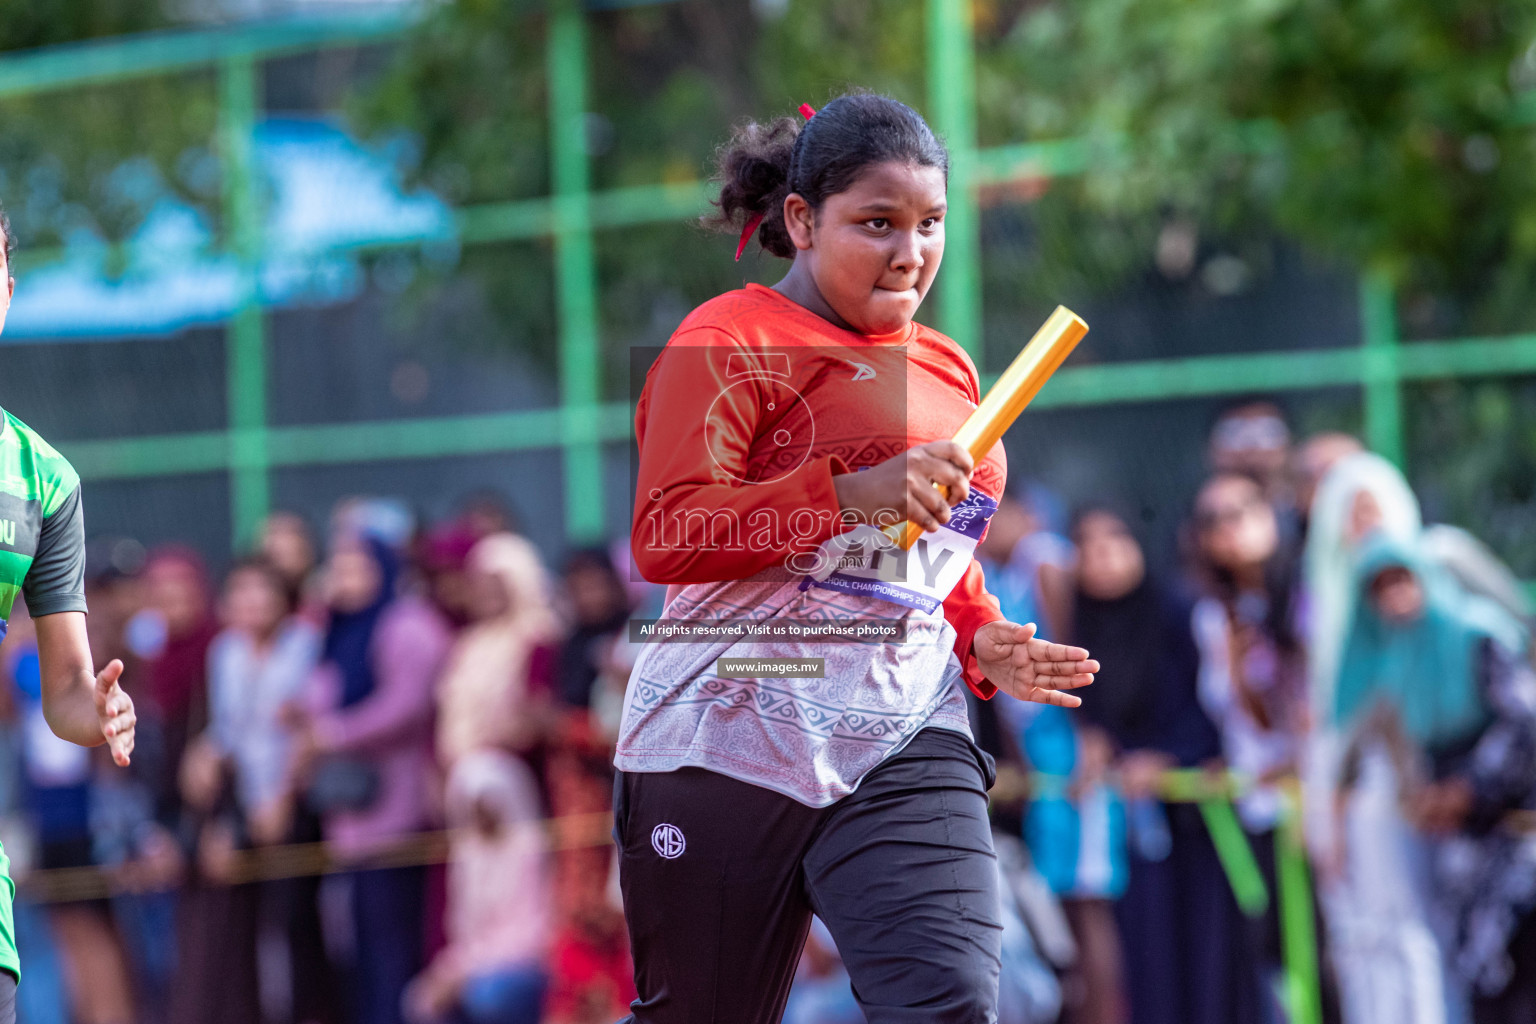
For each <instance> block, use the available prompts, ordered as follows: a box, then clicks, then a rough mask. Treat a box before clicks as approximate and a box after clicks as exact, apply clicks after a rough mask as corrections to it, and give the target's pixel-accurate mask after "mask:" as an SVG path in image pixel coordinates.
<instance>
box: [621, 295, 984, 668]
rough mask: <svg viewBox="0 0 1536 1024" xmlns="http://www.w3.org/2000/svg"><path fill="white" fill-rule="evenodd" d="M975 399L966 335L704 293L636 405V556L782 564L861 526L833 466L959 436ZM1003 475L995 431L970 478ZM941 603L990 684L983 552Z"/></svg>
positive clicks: (759, 568)
mask: <svg viewBox="0 0 1536 1024" xmlns="http://www.w3.org/2000/svg"><path fill="white" fill-rule="evenodd" d="M979 400H980V394H979V385H978V382H977V376H976V368H975V366H974V365H973V364H972V362H971V360H970V357H969V356H967V355H966V353H965V351H964V349H962V348H960V346H959V345H957V344H956V343H955V342H954V341H952V340H950V339H949V338H947V337H945V336H944V335H942V334H939V333H938V332H937V331H934V330H931V329H929V328H927V327H924V326H922V325H919V324H916V323H913V324H910V325H909V326H908V328H907V329H905V330H903V331H901V332H899V333H898V334H894V335H886V336H878V337H873V336H868V335H860V334H856V333H853V332H850V331H845V330H843V329H841V328H838V327H836V326H834V325H833V324H831V323H830V322H828V321H826V320H824V319H823V318H821V317H819V316H817V315H815V314H814V313H811V312H810V311H809V310H807V309H805V308H803V307H802V306H800V305H798V304H796V303H794V302H793V301H791V300H789V299H787V298H785V297H784V296H783V295H780V294H779V293H778V292H776V291H773V290H772V289H769V288H764V287H761V286H759V285H749V286H747V288H746V289H744V290H742V291H736V292H730V293H728V294H726V295H723V296H720V297H719V298H717V299H714V300H712V301H710V302H708V303H705V304H704V305H703V306H701V307H699V308H698V309H697V310H695V311H694V312H693V313H692V314H691V315H690V316H689V317H688V318H687V319H686V320H684V321H683V323H682V325H681V326H679V328H678V329H677V331H676V332H675V333H674V334H673V336H672V339H671V341H670V342H669V344H668V347H667V350H666V351H664V352H663V353H662V354H661V356H660V357H659V358H658V359H657V361H656V363H655V365H654V366H653V367H652V368H651V370H650V372H649V374H648V375H647V377H646V382H645V387H644V389H643V391H642V393H641V396H640V401H639V405H638V408H637V410H636V414H635V433H636V438H637V439H638V442H639V446H640V464H639V475H638V487H637V493H636V498H635V511H634V519H633V523H632V530H631V546H632V549H633V552H634V558H635V565H636V567H637V568H638V569H639V571H640V572H641V573H642V574H643V575H644V576H645V577H646V578H647V579H649V580H652V581H654V582H659V583H676V584H687V583H706V582H716V581H725V580H746V579H749V578H751V577H754V576H757V575H758V574H759V573H763V572H765V571H769V570H775V569H779V568H782V567H783V566H784V565H785V564H786V560H787V559H789V558H790V557H791V556H792V555H794V554H796V553H797V552H810V551H814V550H815V549H816V548H817V547H818V546H819V545H820V544H821V543H822V542H824V541H826V540H827V539H828V538H830V537H832V536H834V535H835V534H838V533H841V532H843V531H844V530H845V529H847V528H848V527H849V526H850V525H851V523H850V522H848V521H847V520H846V519H845V518H844V517H843V516H842V514H841V509H840V506H839V504H838V500H837V493H836V490H835V488H834V486H833V482H832V478H833V477H834V476H835V475H838V474H842V473H847V472H850V471H857V470H858V469H860V468H864V467H869V466H873V465H875V464H877V463H880V462H884V461H885V460H886V459H889V458H891V457H892V456H895V455H897V454H899V453H901V452H903V451H906V450H907V449H909V448H911V447H913V446H914V445H918V444H923V443H926V442H929V441H936V440H941V439H946V438H949V437H952V436H954V433H955V431H956V430H957V429H958V428H959V426H960V424H961V423H963V422H964V421H965V419H966V417H967V416H969V415H970V413H971V412H972V410H974V408H975V406H976V403H977V402H978V401H979ZM1006 476H1007V464H1006V460H1005V456H1004V452H1003V447H1002V445H1001V444H998V445H995V446H994V447H993V449H992V451H990V452H988V453H987V455H986V456H985V457H984V458H983V459H981V460H980V461H979V462H978V463H977V465H976V468H975V471H974V473H973V474H972V477H971V487H972V489H973V490H980V491H981V492H983V493H985V494H987V495H988V496H990V497H992V498H994V499H995V498H998V497H1000V496H1001V495H1002V492H1003V486H1004V483H1005V480H1006ZM943 604H944V617H945V619H946V620H947V621H948V622H949V623H950V624H951V625H952V626H953V627H954V629H955V632H956V640H955V652H956V654H957V655H958V657H959V659H960V663H961V667H962V670H963V672H964V677H965V680H966V682H967V684H968V685H969V686H970V687H971V689H972V690H974V691H975V692H976V693H977V694H978V695H979V696H981V697H984V698H987V697H991V696H992V695H993V694H994V693H995V692H996V688H995V687H994V686H992V684H991V683H989V682H988V681H987V680H986V679H985V678H984V677H983V676H982V675H981V673H980V671H979V669H978V667H977V665H976V659H975V656H974V653H973V652H972V649H971V646H972V640H973V638H974V636H975V634H976V630H977V629H979V628H980V627H981V626H982V625H984V624H986V623H988V622H992V621H996V620H998V619H1001V618H1003V615H1002V612H1001V611H1000V610H999V607H998V603H997V600H996V599H995V598H993V597H992V595H990V594H988V593H987V591H986V587H985V583H984V581H983V578H982V571H981V567H980V566H979V565H978V564H977V563H976V562H975V561H974V560H973V561H972V562H971V563H970V564H969V566H968V567H967V569H966V570H965V573H964V575H963V576H962V577H961V579H960V582H959V583H958V584H957V585H956V586H955V587H954V589H953V590H952V591H951V592H950V593H949V595H948V596H947V597H946V598H945V599H944V602H943Z"/></svg>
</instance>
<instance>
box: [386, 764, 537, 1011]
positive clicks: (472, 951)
mask: <svg viewBox="0 0 1536 1024" xmlns="http://www.w3.org/2000/svg"><path fill="white" fill-rule="evenodd" d="M447 810H448V825H449V827H450V828H453V829H455V830H456V831H455V835H454V839H453V847H452V853H451V854H450V861H449V869H448V945H447V947H446V948H445V949H443V951H442V952H440V953H439V954H438V955H437V956H436V957H435V958H434V959H433V961H432V963H431V965H430V966H429V967H428V968H427V969H426V971H424V972H423V973H422V974H421V975H420V976H419V977H417V978H416V980H415V981H414V982H412V984H411V988H410V991H409V993H408V995H407V1004H408V1006H409V1007H410V1010H411V1016H412V1017H413V1019H414V1020H416V1021H419V1022H431V1021H448V1022H453V1024H539V1021H540V1020H541V1016H542V1013H543V1003H544V991H545V987H546V985H547V976H546V968H545V958H546V957H547V954H548V951H549V942H550V934H551V928H552V910H551V906H550V902H551V892H550V884H549V883H550V878H549V865H548V849H547V840H546V838H545V833H544V829H543V825H542V822H541V821H540V819H541V817H542V808H541V806H540V803H539V796H538V789H537V783H536V781H535V779H534V776H533V773H532V772H531V771H530V770H529V769H528V766H527V765H525V764H523V762H522V761H521V760H519V759H518V758H516V757H514V756H512V755H510V754H507V753H505V752H503V751H499V750H490V749H480V750H475V751H472V752H470V753H468V754H466V755H464V756H463V757H461V758H460V759H459V760H458V762H457V763H456V764H455V765H454V768H453V772H452V774H451V775H450V776H449V778H448V792H447Z"/></svg>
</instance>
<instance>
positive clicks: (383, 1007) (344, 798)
mask: <svg viewBox="0 0 1536 1024" xmlns="http://www.w3.org/2000/svg"><path fill="white" fill-rule="evenodd" d="M399 579H400V559H399V556H398V555H397V554H396V553H395V551H394V550H393V549H392V548H390V547H389V546H388V545H386V544H385V543H384V542H382V541H380V540H377V539H374V538H372V537H367V538H362V539H359V538H358V537H355V536H346V535H343V536H341V537H339V538H337V539H336V541H335V542H334V545H333V548H332V551H331V555H330V560H329V561H328V563H327V565H326V570H325V593H326V601H327V605H328V607H329V609H330V611H329V616H328V619H327V624H326V632H325V641H324V644H323V646H322V661H321V664H320V667H319V668H318V669H317V670H316V673H315V676H314V677H313V680H312V683H311V687H310V694H309V698H310V701H311V708H312V711H313V715H312V718H310V720H309V721H308V722H305V721H303V720H302V718H301V716H297V715H295V716H293V718H294V719H295V721H294V724H296V725H298V726H299V727H300V729H301V735H302V741H301V742H302V745H303V748H304V749H303V750H302V753H301V765H303V766H308V767H309V768H310V770H309V771H307V772H305V773H303V774H304V775H305V777H307V779H308V785H307V789H306V796H307V799H308V800H309V801H310V804H311V806H312V807H314V808H315V809H316V810H317V811H319V812H320V813H321V815H322V818H323V820H324V825H325V836H326V838H327V839H328V840H330V841H331V842H332V843H333V848H334V851H335V853H336V855H337V856H339V857H340V858H341V859H342V860H343V862H349V863H353V864H356V865H357V869H356V870H354V871H352V872H351V873H350V874H349V876H348V880H349V882H350V891H351V914H352V925H353V929H352V930H353V936H352V938H353V942H354V949H353V970H354V975H355V984H354V986H353V988H354V994H355V998H356V1005H355V1007H354V1009H355V1014H354V1019H355V1020H356V1021H358V1024H398V1022H399V1021H400V1020H401V1019H402V1018H401V995H402V993H403V991H404V988H405V985H406V983H407V982H408V981H409V980H410V979H411V978H412V977H413V976H414V975H415V974H416V972H417V971H419V970H420V969H421V966H422V938H423V930H424V928H423V912H424V911H423V884H424V872H423V871H422V869H420V868H416V867H403V868H368V867H366V864H365V862H366V860H367V858H368V856H369V855H370V854H372V853H373V852H375V851H377V850H379V849H380V848H381V847H383V846H384V845H386V844H387V843H388V842H389V841H390V840H391V839H393V838H395V837H398V836H402V835H407V834H409V833H412V832H415V831H418V830H420V829H422V828H424V827H426V826H427V824H428V823H429V815H430V808H431V806H432V794H431V790H430V784H431V779H432V777H433V776H432V711H433V693H434V688H435V687H436V684H437V675H438V672H439V671H440V670H441V667H442V664H443V661H444V659H445V657H446V656H447V652H448V645H449V643H450V640H451V634H450V631H449V626H448V623H447V622H446V620H444V618H443V617H442V615H441V614H439V613H438V612H437V611H436V609H434V608H433V607H432V606H431V605H430V604H428V603H427V602H426V601H424V600H421V599H420V598H417V597H415V596H413V595H400V594H399V593H398V589H397V588H398V585H399Z"/></svg>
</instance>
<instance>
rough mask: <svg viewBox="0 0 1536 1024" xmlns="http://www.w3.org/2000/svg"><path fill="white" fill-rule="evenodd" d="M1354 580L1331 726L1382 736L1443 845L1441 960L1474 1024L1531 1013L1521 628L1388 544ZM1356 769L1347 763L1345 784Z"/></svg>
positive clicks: (1528, 743)
mask: <svg viewBox="0 0 1536 1024" xmlns="http://www.w3.org/2000/svg"><path fill="white" fill-rule="evenodd" d="M1355 583H1356V591H1355V592H1356V595H1357V603H1356V610H1355V614H1354V616H1353V620H1352V625H1351V628H1350V632H1349V638H1348V641H1347V644H1346V646H1345V649H1344V655H1343V658H1342V661H1341V664H1340V671H1339V685H1338V690H1337V696H1336V700H1337V709H1338V715H1339V720H1340V721H1341V722H1343V723H1346V724H1348V725H1353V726H1358V727H1360V728H1361V729H1362V730H1374V731H1376V732H1377V733H1382V732H1385V733H1386V735H1387V736H1388V742H1389V743H1390V745H1391V746H1392V748H1393V749H1394V751H1395V752H1397V753H1398V755H1399V757H1401V758H1402V759H1403V760H1405V761H1406V763H1405V764H1404V765H1403V766H1402V768H1401V774H1402V776H1403V777H1405V778H1406V779H1407V780H1408V788H1407V794H1406V795H1407V797H1408V806H1409V809H1410V813H1411V815H1412V818H1413V820H1414V822H1415V824H1417V825H1418V827H1420V828H1421V829H1423V830H1424V831H1425V832H1426V833H1428V834H1430V835H1432V836H1436V837H1440V838H1439V840H1438V842H1436V843H1435V847H1434V858H1433V862H1434V878H1433V881H1434V889H1433V891H1434V893H1435V899H1436V901H1437V902H1438V903H1439V904H1440V905H1441V906H1442V907H1444V908H1445V909H1446V910H1447V911H1448V915H1449V917H1450V919H1451V921H1452V922H1453V927H1452V930H1451V934H1450V942H1449V946H1450V962H1451V964H1452V967H1453V970H1454V971H1455V973H1456V975H1457V976H1458V979H1459V980H1460V981H1461V982H1462V983H1463V984H1464V985H1465V986H1466V988H1467V989H1468V990H1469V991H1470V993H1471V995H1472V997H1473V999H1472V1008H1473V1009H1472V1014H1473V1020H1474V1021H1475V1022H1477V1024H1485V1022H1486V1024H1492V1022H1508V1021H1518V1020H1532V1019H1536V915H1533V908H1536V843H1533V842H1532V841H1531V838H1530V834H1529V831H1528V830H1524V829H1522V828H1519V827H1516V828H1514V829H1511V828H1510V822H1509V820H1508V818H1507V816H1508V815H1509V813H1510V812H1512V811H1513V812H1517V813H1518V812H1523V811H1529V810H1530V809H1531V808H1533V807H1536V674H1533V672H1532V668H1531V663H1530V650H1529V647H1530V638H1529V634H1528V632H1527V629H1526V626H1525V624H1524V623H1523V622H1521V621H1519V620H1518V619H1516V618H1515V617H1514V616H1512V615H1511V614H1509V612H1508V611H1507V610H1505V609H1504V608H1502V607H1501V606H1500V605H1498V604H1497V603H1496V602H1494V601H1492V600H1489V599H1487V598H1484V597H1481V596H1479V595H1474V594H1470V593H1468V592H1466V591H1465V590H1463V589H1462V588H1461V587H1459V586H1458V585H1457V584H1456V583H1455V581H1454V579H1453V578H1452V577H1451V576H1450V574H1449V573H1447V572H1446V571H1445V570H1444V569H1442V568H1440V567H1438V566H1435V565H1433V564H1432V563H1430V562H1428V561H1427V560H1425V559H1424V558H1423V557H1422V555H1421V554H1419V553H1418V552H1417V551H1415V550H1414V549H1413V547H1412V546H1410V545H1405V544H1403V543H1402V542H1400V541H1394V540H1393V539H1391V538H1389V537H1385V536H1382V537H1378V538H1373V539H1371V540H1369V541H1368V542H1367V543H1366V545H1365V547H1364V550H1363V552H1362V554H1361V556H1360V558H1359V563H1358V567H1357V570H1356V574H1355ZM1397 737H1401V739H1402V740H1406V742H1401V740H1398V741H1395V742H1394V740H1395V739H1396V738H1397ZM1418 751H1422V756H1424V757H1427V759H1428V760H1427V765H1426V768H1427V771H1426V772H1425V776H1427V777H1422V776H1421V775H1420V772H1419V766H1418V764H1417V763H1416V761H1417V756H1419V755H1418V754H1417V752H1418ZM1353 762H1354V758H1353V757H1346V759H1345V770H1344V773H1343V778H1344V782H1345V784H1346V785H1348V784H1349V783H1350V782H1352V781H1353V780H1352V776H1353V775H1354V771H1353V769H1354V767H1355V765H1354V763H1353Z"/></svg>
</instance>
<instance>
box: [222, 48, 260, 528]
mask: <svg viewBox="0 0 1536 1024" xmlns="http://www.w3.org/2000/svg"><path fill="white" fill-rule="evenodd" d="M259 84H260V71H259V69H258V67H257V65H256V61H255V59H254V58H252V57H249V56H235V57H231V58H229V59H228V60H226V61H224V62H223V63H221V64H220V65H219V105H220V123H219V147H220V152H221V154H222V155H223V158H224V220H225V227H226V231H227V232H228V236H229V243H230V251H231V252H232V253H233V254H234V256H235V259H236V261H237V264H238V266H239V273H240V296H239V302H238V305H237V306H236V309H235V314H234V316H233V317H232V318H231V319H230V322H229V327H228V329H227V331H226V332H225V337H226V339H227V342H226V344H227V348H226V355H225V361H224V365H225V373H226V375H227V380H226V387H227V389H228V401H229V430H230V523H231V534H232V536H231V545H232V547H233V548H234V550H236V551H239V550H240V549H241V548H243V547H245V546H246V545H248V544H250V543H251V541H252V540H253V539H254V538H255V535H256V530H257V528H258V527H259V526H260V524H261V521H262V519H263V518H265V516H266V514H267V511H268V509H269V507H270V505H271V491H270V482H269V480H268V476H267V474H268V470H269V458H268V453H267V352H266V337H265V327H264V324H263V318H262V312H261V294H260V282H259V280H258V278H257V274H258V272H259V268H260V265H261V204H260V199H259V197H258V195H257V186H256V154H255V139H254V132H255V128H256V108H257V90H258V88H259Z"/></svg>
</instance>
